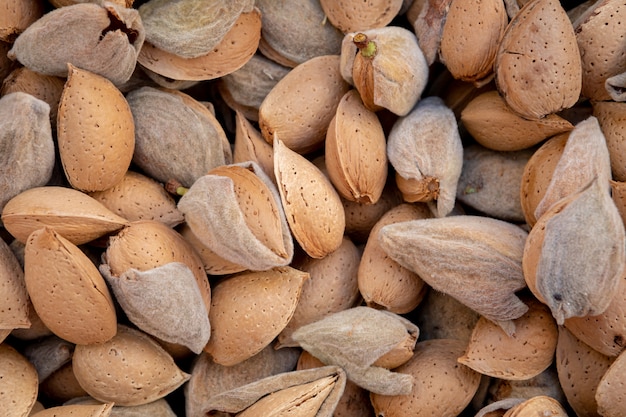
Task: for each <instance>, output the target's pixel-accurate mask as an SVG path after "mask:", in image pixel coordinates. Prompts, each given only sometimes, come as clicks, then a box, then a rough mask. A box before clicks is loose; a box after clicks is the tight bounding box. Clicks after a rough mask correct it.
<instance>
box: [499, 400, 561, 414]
mask: <svg viewBox="0 0 626 417" xmlns="http://www.w3.org/2000/svg"><path fill="white" fill-rule="evenodd" d="M536 415H548V416H554V417H567V412H566V411H565V409H564V408H563V405H561V403H559V402H558V401H557V400H555V399H554V398H552V397H548V396H546V395H538V396H535V397H532V398H529V399H527V400H525V401H524V402H522V403H520V404H517V405H516V406H514V407H512V408H510V409H509V410H507V412H506V413H504V415H503V416H502V417H534V416H536Z"/></svg>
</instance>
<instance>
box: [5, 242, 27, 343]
mask: <svg viewBox="0 0 626 417" xmlns="http://www.w3.org/2000/svg"><path fill="white" fill-rule="evenodd" d="M0 300H2V301H1V303H0V304H1V305H2V309H0V329H3V330H9V331H11V330H13V329H17V328H29V327H30V326H31V322H30V319H29V318H28V310H29V304H30V301H29V298H28V292H27V291H26V284H25V283H24V271H23V270H22V266H21V265H20V263H19V262H18V260H17V258H16V257H15V255H14V254H13V252H12V251H11V248H10V247H9V245H7V244H6V243H5V242H4V240H2V239H0ZM0 343H2V342H1V341H0Z"/></svg>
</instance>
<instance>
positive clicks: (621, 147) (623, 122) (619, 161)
mask: <svg viewBox="0 0 626 417" xmlns="http://www.w3.org/2000/svg"><path fill="white" fill-rule="evenodd" d="M624 109H626V103H621V102H611V101H602V102H600V101H597V102H594V103H593V115H594V116H595V117H596V118H597V119H598V123H600V128H601V129H602V134H603V135H604V138H605V140H606V146H607V148H608V151H609V157H610V159H611V173H612V174H613V179H614V180H616V181H625V180H626V159H625V158H624V153H625V152H626V148H625V146H626V145H625V143H624V132H625V129H626V119H625V118H624Z"/></svg>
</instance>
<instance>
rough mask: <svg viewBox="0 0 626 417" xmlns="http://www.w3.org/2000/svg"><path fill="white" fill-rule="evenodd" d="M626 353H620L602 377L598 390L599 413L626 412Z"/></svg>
mask: <svg viewBox="0 0 626 417" xmlns="http://www.w3.org/2000/svg"><path fill="white" fill-rule="evenodd" d="M625 371H626V355H625V354H623V353H622V354H620V355H619V356H618V357H617V358H616V359H615V360H614V361H613V363H612V364H611V366H609V369H607V370H606V372H605V374H604V375H603V376H602V379H600V383H599V384H598V389H597V390H596V401H597V402H598V413H600V415H602V417H619V416H623V415H624V413H626V393H625V392H624V389H623V387H624V385H623V384H624V382H623V377H624V372H625Z"/></svg>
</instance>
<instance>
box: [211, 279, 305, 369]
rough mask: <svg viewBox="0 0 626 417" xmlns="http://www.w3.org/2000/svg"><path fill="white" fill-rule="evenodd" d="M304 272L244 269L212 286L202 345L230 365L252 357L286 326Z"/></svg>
mask: <svg viewBox="0 0 626 417" xmlns="http://www.w3.org/2000/svg"><path fill="white" fill-rule="evenodd" d="M308 278H309V274H308V273H306V272H301V271H298V270H296V269H294V268H291V267H279V268H274V269H271V270H269V271H262V272H243V273H241V274H239V275H236V276H233V277H231V278H228V279H226V280H224V281H222V282H220V283H219V284H217V285H216V286H215V287H214V288H213V297H212V300H211V309H210V310H209V321H210V322H211V338H210V339H209V343H208V344H207V346H206V347H205V351H207V352H208V353H209V354H210V355H211V356H212V357H213V360H214V361H215V362H216V363H218V364H220V365H224V366H232V365H236V364H238V363H241V362H243V361H244V360H246V359H248V358H250V357H252V356H253V355H255V354H256V353H258V352H259V351H261V350H262V349H263V348H265V347H266V346H267V345H269V344H270V342H271V341H272V340H274V338H275V337H276V336H278V334H279V333H280V332H281V331H282V330H283V329H284V328H285V326H286V325H287V323H288V322H289V320H290V319H291V317H292V316H293V313H294V311H295V309H296V305H297V303H298V299H299V298H300V294H301V291H302V285H303V284H304V282H305V281H306V280H307V279H308Z"/></svg>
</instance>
